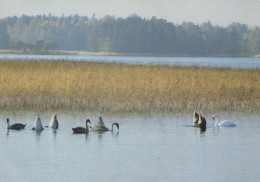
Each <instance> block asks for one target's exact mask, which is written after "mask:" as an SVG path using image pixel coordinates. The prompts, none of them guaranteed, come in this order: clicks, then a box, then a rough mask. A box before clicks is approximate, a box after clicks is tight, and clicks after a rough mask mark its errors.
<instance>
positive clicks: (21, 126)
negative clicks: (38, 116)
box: [6, 118, 26, 130]
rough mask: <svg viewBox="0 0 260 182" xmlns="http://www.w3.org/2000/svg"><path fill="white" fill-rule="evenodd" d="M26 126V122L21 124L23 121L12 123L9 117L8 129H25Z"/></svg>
mask: <svg viewBox="0 0 260 182" xmlns="http://www.w3.org/2000/svg"><path fill="white" fill-rule="evenodd" d="M25 126H26V124H21V123H15V124H12V125H10V121H9V118H7V127H6V128H7V129H8V130H21V129H24V128H25Z"/></svg>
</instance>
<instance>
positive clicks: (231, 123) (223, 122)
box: [212, 115, 238, 126]
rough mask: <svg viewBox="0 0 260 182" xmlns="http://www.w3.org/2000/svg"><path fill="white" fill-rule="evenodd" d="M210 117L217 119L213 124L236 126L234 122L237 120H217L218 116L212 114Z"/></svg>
mask: <svg viewBox="0 0 260 182" xmlns="http://www.w3.org/2000/svg"><path fill="white" fill-rule="evenodd" d="M212 119H213V120H215V119H216V120H217V121H216V122H215V126H236V124H237V123H238V122H234V121H229V120H224V121H219V117H218V116H217V115H213V116H212Z"/></svg>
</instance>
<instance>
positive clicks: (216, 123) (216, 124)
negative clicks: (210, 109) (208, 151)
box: [215, 116, 219, 126]
mask: <svg viewBox="0 0 260 182" xmlns="http://www.w3.org/2000/svg"><path fill="white" fill-rule="evenodd" d="M215 119H216V120H217V121H216V122H215V126H218V123H219V118H218V116H215Z"/></svg>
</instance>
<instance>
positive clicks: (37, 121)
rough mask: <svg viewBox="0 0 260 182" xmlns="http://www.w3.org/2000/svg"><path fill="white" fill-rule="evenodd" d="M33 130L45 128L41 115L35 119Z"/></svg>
mask: <svg viewBox="0 0 260 182" xmlns="http://www.w3.org/2000/svg"><path fill="white" fill-rule="evenodd" d="M32 130H35V131H42V130H44V129H43V127H42V122H41V118H40V117H39V116H38V117H37V118H36V119H35V121H34V123H33V127H32Z"/></svg>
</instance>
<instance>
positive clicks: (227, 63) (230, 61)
mask: <svg viewBox="0 0 260 182" xmlns="http://www.w3.org/2000/svg"><path fill="white" fill-rule="evenodd" d="M0 59H36V60H41V59H50V60H64V59H65V60H73V61H96V62H118V63H128V64H153V65H170V66H172V65H180V66H209V67H231V68H249V69H252V68H260V58H212V57H136V56H92V55H24V54H0Z"/></svg>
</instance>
